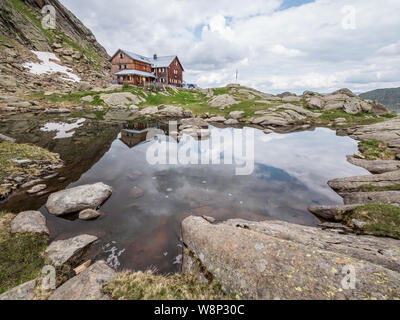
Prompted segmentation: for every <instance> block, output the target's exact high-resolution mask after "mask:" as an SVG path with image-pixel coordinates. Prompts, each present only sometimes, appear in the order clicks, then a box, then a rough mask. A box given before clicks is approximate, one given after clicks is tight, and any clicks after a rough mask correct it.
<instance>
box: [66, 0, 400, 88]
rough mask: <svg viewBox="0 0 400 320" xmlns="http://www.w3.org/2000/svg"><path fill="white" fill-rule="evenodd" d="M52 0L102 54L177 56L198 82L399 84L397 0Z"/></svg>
mask: <svg viewBox="0 0 400 320" xmlns="http://www.w3.org/2000/svg"><path fill="white" fill-rule="evenodd" d="M61 2H62V3H63V4H64V5H65V6H66V7H67V8H68V9H70V10H71V11H72V12H74V13H75V14H76V15H77V16H78V18H80V19H81V20H82V21H83V22H84V23H85V25H86V26H88V27H89V28H90V29H91V30H92V31H93V33H94V34H95V36H96V38H97V39H98V41H99V42H100V43H101V44H102V45H103V46H104V47H105V48H106V49H107V51H108V53H109V54H113V53H114V52H115V51H116V50H117V49H118V48H124V49H126V50H129V51H133V52H137V53H139V54H143V55H149V56H150V55H153V54H154V53H157V54H158V55H172V54H177V55H178V56H179V58H180V60H181V62H182V64H183V65H184V67H185V73H184V78H185V80H187V81H189V82H193V83H197V84H199V85H200V86H202V87H217V86H223V85H226V84H228V83H231V82H232V81H234V78H235V70H236V69H238V70H239V80H240V83H241V84H243V85H247V86H250V87H254V88H257V89H259V90H262V91H264V92H270V93H279V92H282V91H292V92H295V93H301V92H303V91H304V90H314V91H319V92H324V93H326V92H331V91H333V90H336V89H339V88H343V87H347V88H350V89H351V90H353V91H355V92H365V91H368V90H371V89H376V88H386V87H400V38H399V30H400V18H399V16H400V15H399V12H400V1H399V0H381V1H367V0H315V1H309V0H299V1H296V0H251V1H247V2H245V3H244V2H243V1H242V0H218V1H215V0H212V1H211V0H203V1H198V0H186V1H182V0H170V1H164V0H151V1H139V0H130V1H126V0H112V1H107V0H85V1H79V0H61ZM110 4H111V6H112V10H110Z"/></svg>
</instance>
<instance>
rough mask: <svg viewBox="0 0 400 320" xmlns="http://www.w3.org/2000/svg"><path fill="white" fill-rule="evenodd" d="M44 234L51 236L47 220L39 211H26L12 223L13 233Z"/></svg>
mask: <svg viewBox="0 0 400 320" xmlns="http://www.w3.org/2000/svg"><path fill="white" fill-rule="evenodd" d="M25 232H32V233H43V234H47V235H49V234H50V232H49V229H48V228H47V225H46V218H45V217H44V215H43V214H41V213H40V212H39V211H25V212H21V213H19V214H18V215H17V216H16V217H15V218H14V220H13V221H12V222H11V233H12V234H14V233H25Z"/></svg>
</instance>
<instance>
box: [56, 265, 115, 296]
mask: <svg viewBox="0 0 400 320" xmlns="http://www.w3.org/2000/svg"><path fill="white" fill-rule="evenodd" d="M115 277H116V273H115V271H114V270H113V269H111V268H110V267H109V266H108V265H107V264H106V263H105V262H104V261H98V262H96V263H95V264H93V265H92V266H90V267H89V268H87V269H86V270H85V271H83V272H81V273H80V274H79V275H77V276H76V277H74V278H72V279H70V280H68V281H67V282H66V283H64V284H63V285H62V286H61V287H59V288H57V290H56V291H55V292H54V293H53V294H52V295H51V296H50V297H49V300H73V301H77V300H109V297H108V296H107V295H105V294H104V293H103V291H102V288H103V284H105V283H107V282H110V281H112V280H114V278H115Z"/></svg>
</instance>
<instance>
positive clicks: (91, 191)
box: [46, 182, 112, 216]
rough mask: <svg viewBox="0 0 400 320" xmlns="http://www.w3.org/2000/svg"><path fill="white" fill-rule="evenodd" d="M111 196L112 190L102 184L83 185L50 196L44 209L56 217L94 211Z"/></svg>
mask: <svg viewBox="0 0 400 320" xmlns="http://www.w3.org/2000/svg"><path fill="white" fill-rule="evenodd" d="M111 194H112V188H111V187H110V186H108V185H106V184H104V183H101V182H100V183H96V184H91V185H84V186H80V187H76V188H72V189H67V190H63V191H59V192H56V193H53V194H51V195H50V197H49V199H48V200H47V203H46V208H47V210H48V211H49V212H50V213H51V214H54V215H56V216H60V215H64V214H68V213H73V212H78V211H81V210H85V209H95V208H97V207H99V206H100V205H101V204H103V203H104V202H105V201H106V200H107V199H108V198H109V197H110V196H111Z"/></svg>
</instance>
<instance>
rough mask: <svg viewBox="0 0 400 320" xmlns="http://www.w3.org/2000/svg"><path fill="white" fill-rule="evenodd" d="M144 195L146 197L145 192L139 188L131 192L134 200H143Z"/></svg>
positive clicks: (134, 188)
mask: <svg viewBox="0 0 400 320" xmlns="http://www.w3.org/2000/svg"><path fill="white" fill-rule="evenodd" d="M143 195H144V191H143V190H142V189H140V188H139V187H133V188H132V190H131V196H132V197H133V198H134V199H138V198H141V197H143Z"/></svg>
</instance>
